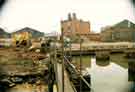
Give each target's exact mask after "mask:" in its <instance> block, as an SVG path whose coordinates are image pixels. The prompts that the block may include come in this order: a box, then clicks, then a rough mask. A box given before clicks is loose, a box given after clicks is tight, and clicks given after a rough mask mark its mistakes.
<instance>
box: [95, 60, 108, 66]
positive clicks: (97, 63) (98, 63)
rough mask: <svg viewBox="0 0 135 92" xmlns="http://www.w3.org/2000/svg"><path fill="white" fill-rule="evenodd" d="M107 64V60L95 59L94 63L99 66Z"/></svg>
mask: <svg viewBox="0 0 135 92" xmlns="http://www.w3.org/2000/svg"><path fill="white" fill-rule="evenodd" d="M109 64H110V61H108V60H105V61H99V60H96V65H98V66H101V67H105V66H108V65H109Z"/></svg>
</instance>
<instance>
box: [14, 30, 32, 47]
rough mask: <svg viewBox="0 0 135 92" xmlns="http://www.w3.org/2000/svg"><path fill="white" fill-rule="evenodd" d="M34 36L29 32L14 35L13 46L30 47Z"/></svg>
mask: <svg viewBox="0 0 135 92" xmlns="http://www.w3.org/2000/svg"><path fill="white" fill-rule="evenodd" d="M31 37H32V35H31V34H30V33H29V32H20V33H14V34H13V35H12V44H13V46H15V47H20V46H30V45H31Z"/></svg>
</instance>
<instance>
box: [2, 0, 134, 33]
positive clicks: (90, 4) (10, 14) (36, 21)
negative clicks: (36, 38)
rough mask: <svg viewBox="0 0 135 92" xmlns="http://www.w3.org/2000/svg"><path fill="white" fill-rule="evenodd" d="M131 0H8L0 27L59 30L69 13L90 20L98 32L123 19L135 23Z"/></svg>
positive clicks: (6, 28)
mask: <svg viewBox="0 0 135 92" xmlns="http://www.w3.org/2000/svg"><path fill="white" fill-rule="evenodd" d="M134 11H135V10H134V7H133V4H132V3H131V0H8V2H7V3H6V4H5V6H4V8H3V9H2V11H1V13H0V27H2V28H4V29H5V30H6V31H7V32H13V31H16V30H18V29H21V28H24V27H31V28H34V29H36V30H39V31H41V32H45V33H50V32H54V31H57V32H60V21H61V20H66V19H67V15H68V13H76V15H77V18H78V19H82V20H84V21H89V22H90V26H91V30H92V31H94V32H100V29H101V28H102V27H105V26H108V25H113V24H116V23H118V22H120V21H122V20H124V19H128V20H130V21H132V22H134V23H135V12H134Z"/></svg>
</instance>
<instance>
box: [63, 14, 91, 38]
mask: <svg viewBox="0 0 135 92" xmlns="http://www.w3.org/2000/svg"><path fill="white" fill-rule="evenodd" d="M61 27H62V28H63V32H64V35H65V36H71V35H87V34H89V33H90V23H89V22H88V21H83V20H79V19H77V17H76V14H75V13H73V14H72V16H71V14H70V13H69V14H68V19H67V20H62V21H61Z"/></svg>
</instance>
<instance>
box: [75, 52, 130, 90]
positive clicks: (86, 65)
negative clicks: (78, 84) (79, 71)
mask: <svg viewBox="0 0 135 92" xmlns="http://www.w3.org/2000/svg"><path fill="white" fill-rule="evenodd" d="M79 60H80V59H79V57H73V64H75V65H76V66H79ZM82 61H83V70H85V69H87V70H88V72H89V73H90V74H91V84H92V90H93V91H94V92H130V91H129V90H131V86H132V83H131V82H128V60H127V59H125V58H124V55H123V54H116V55H111V58H110V60H109V61H96V59H95V57H91V56H83V57H82Z"/></svg>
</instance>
